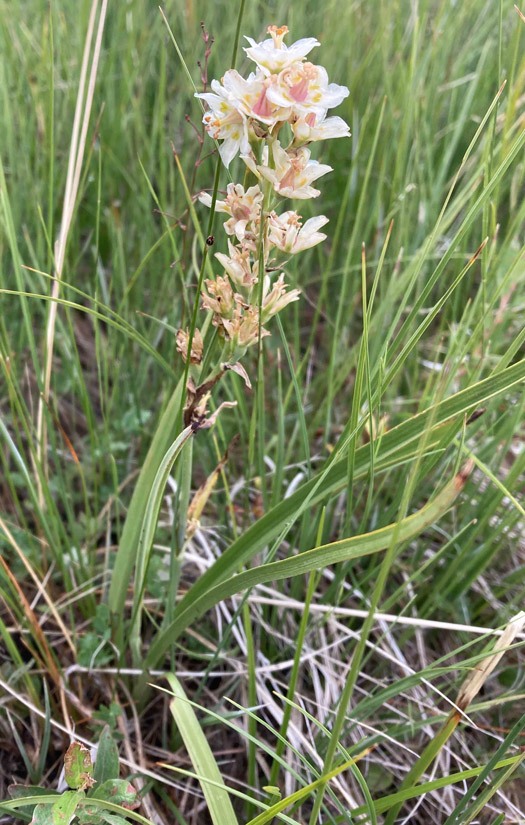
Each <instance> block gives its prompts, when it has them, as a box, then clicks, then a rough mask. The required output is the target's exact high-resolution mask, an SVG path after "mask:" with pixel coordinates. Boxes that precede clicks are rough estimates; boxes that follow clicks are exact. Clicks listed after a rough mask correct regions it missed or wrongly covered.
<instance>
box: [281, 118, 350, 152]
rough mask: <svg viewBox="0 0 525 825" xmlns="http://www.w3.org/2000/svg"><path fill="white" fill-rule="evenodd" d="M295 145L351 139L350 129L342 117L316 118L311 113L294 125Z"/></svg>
mask: <svg viewBox="0 0 525 825" xmlns="http://www.w3.org/2000/svg"><path fill="white" fill-rule="evenodd" d="M292 131H293V133H294V138H295V139H294V143H295V144H298V145H300V144H303V143H312V142H313V141H317V140H329V139H330V138H340V137H350V127H349V126H348V123H346V121H344V120H343V118H341V117H327V118H320V119H318V118H316V116H315V115H314V114H313V113H310V114H309V115H307V116H306V117H305V118H304V117H299V118H297V120H296V121H295V122H294V123H292Z"/></svg>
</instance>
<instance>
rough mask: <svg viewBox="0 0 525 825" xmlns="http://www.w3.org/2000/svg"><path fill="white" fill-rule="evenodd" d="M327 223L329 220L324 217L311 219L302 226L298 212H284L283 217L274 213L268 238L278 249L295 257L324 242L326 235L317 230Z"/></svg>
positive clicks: (269, 225)
mask: <svg viewBox="0 0 525 825" xmlns="http://www.w3.org/2000/svg"><path fill="white" fill-rule="evenodd" d="M327 223H328V218H327V217H325V216H324V215H318V216H317V217H315V218H309V219H308V220H307V221H306V223H305V224H304V225H302V224H301V216H300V215H298V214H297V212H291V211H290V212H283V214H282V215H277V214H276V213H275V212H272V213H271V214H270V216H269V218H268V237H269V240H270V242H271V243H272V244H273V245H274V246H276V247H277V249H280V250H281V251H282V252H286V253H287V254H292V255H294V254H295V253H296V252H302V251H303V250H304V249H310V248H311V247H312V246H315V245H316V244H318V243H321V241H324V240H325V238H326V235H325V234H324V233H323V232H318V231H317V230H318V229H321V227H322V226H324V225H325V224H327Z"/></svg>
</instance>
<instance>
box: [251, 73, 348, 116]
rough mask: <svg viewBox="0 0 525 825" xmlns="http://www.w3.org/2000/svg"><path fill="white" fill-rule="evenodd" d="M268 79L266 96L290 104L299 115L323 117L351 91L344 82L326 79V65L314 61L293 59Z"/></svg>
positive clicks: (278, 104)
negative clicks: (289, 64) (331, 81)
mask: <svg viewBox="0 0 525 825" xmlns="http://www.w3.org/2000/svg"><path fill="white" fill-rule="evenodd" d="M271 80H272V83H271V85H270V88H269V89H268V92H267V98H268V100H269V101H270V102H271V103H273V104H274V105H276V106H281V107H283V108H284V107H287V106H288V107H292V108H293V113H294V115H296V116H299V117H300V116H302V117H306V116H307V115H308V114H310V113H311V112H313V113H314V114H316V115H317V116H318V117H319V118H321V117H324V116H325V115H326V112H327V110H328V109H333V108H334V106H339V104H340V103H342V101H343V100H344V99H345V97H348V95H349V94H350V92H349V91H348V89H347V87H346V86H339V85H338V84H337V83H329V82H328V74H327V71H326V69H325V68H324V67H323V66H314V64H313V63H293V64H292V65H291V66H288V68H286V69H284V70H283V71H282V72H280V73H279V75H277V76H273V77H272V78H271Z"/></svg>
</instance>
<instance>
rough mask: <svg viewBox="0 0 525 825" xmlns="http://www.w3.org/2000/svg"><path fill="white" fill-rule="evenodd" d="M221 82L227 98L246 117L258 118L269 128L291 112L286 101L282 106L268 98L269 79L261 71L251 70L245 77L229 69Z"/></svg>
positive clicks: (285, 118) (287, 117)
mask: <svg viewBox="0 0 525 825" xmlns="http://www.w3.org/2000/svg"><path fill="white" fill-rule="evenodd" d="M222 82H223V84H224V88H225V90H226V92H227V93H228V96H229V100H230V101H232V103H233V105H235V106H236V107H237V108H238V110H239V112H240V113H241V114H242V115H244V116H245V117H247V118H254V119H255V120H259V121H261V123H265V124H267V125H268V126H269V127H270V128H271V127H272V126H274V125H275V124H276V123H279V122H281V121H284V120H288V119H289V117H290V115H291V113H292V110H291V108H290V106H289V104H288V103H285V105H284V107H283V106H281V104H276V103H274V102H272V101H271V100H270V99H269V98H268V88H269V83H270V79H269V78H267V77H265V76H264V75H263V74H262V73H261V72H256V73H255V74H254V73H253V72H252V73H251V74H250V75H249V76H248V77H247V78H246V79H245V78H244V77H242V76H241V75H240V74H239V72H237V71H236V70H235V69H230V70H229V71H227V72H226V74H225V75H224V77H223V79H222Z"/></svg>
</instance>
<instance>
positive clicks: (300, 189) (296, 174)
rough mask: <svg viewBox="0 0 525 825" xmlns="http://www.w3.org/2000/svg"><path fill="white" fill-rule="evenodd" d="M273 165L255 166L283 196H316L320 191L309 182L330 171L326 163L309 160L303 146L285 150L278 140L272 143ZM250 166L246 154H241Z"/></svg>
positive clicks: (303, 197) (308, 152)
mask: <svg viewBox="0 0 525 825" xmlns="http://www.w3.org/2000/svg"><path fill="white" fill-rule="evenodd" d="M272 151H273V161H274V167H275V168H273V169H272V168H270V167H269V166H268V165H265V164H262V165H259V166H257V167H256V169H257V172H258V173H259V175H260V176H261V177H263V178H265V179H266V180H269V181H270V183H271V184H272V186H273V188H274V189H275V191H276V192H277V193H278V194H279V195H282V197H283V198H300V199H301V200H304V199H305V198H316V197H317V196H318V195H319V194H320V191H319V189H314V188H313V186H310V184H311V183H312V182H313V181H314V180H317V178H320V177H321V176H322V175H326V173H327V172H331V171H332V167H331V166H328V165H327V164H326V163H318V162H317V161H316V160H310V150H309V149H307V148H306V147H304V146H301V147H300V148H299V149H292V150H291V151H288V152H286V151H285V150H284V149H283V148H282V146H281V144H280V143H279V141H278V140H276V141H274V143H273V144H272ZM242 158H243V160H244V161H245V163H246V164H247V165H248V166H249V167H250V168H252V167H251V166H250V163H249V162H248V159H247V157H246V156H242Z"/></svg>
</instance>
